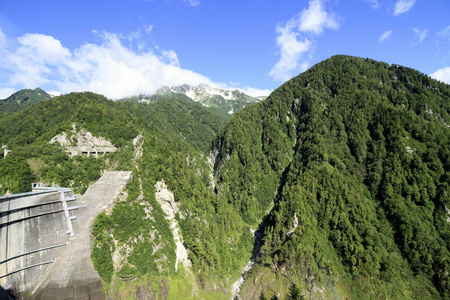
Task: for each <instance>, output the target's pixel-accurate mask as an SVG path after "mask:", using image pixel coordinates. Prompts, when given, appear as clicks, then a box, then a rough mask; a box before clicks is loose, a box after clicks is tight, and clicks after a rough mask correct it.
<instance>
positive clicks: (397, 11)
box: [394, 0, 416, 16]
mask: <svg viewBox="0 0 450 300" xmlns="http://www.w3.org/2000/svg"><path fill="white" fill-rule="evenodd" d="M414 4H416V0H399V1H397V2H396V3H395V7H394V16H398V15H401V14H404V13H405V12H407V11H409V10H410V9H411V8H412V7H413V6H414Z"/></svg>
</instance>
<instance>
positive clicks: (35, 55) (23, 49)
mask: <svg viewBox="0 0 450 300" xmlns="http://www.w3.org/2000/svg"><path fill="white" fill-rule="evenodd" d="M0 32H1V31H0ZM99 37H100V38H101V43H99V44H94V43H85V44H84V45H82V46H80V47H79V48H76V49H74V50H72V51H71V50H69V49H68V48H66V47H64V46H63V45H62V44H61V42H60V41H59V40H57V39H55V38H54V37H52V36H48V35H44V34H30V33H28V34H25V35H23V36H21V37H19V38H18V39H17V40H18V43H19V46H18V47H16V48H15V49H12V50H11V49H8V48H7V47H6V46H7V45H5V44H6V42H5V41H6V38H5V36H4V34H3V33H2V32H1V34H0V48H1V49H0V51H2V53H3V54H4V57H5V58H6V59H5V60H4V62H3V63H1V64H0V68H4V69H8V70H9V72H10V76H9V82H8V85H9V86H8V87H4V88H2V90H4V91H5V93H6V92H9V91H11V90H12V88H16V89H20V88H34V87H36V86H44V85H46V84H47V85H51V87H50V89H54V90H57V91H60V92H62V93H69V92H74V91H93V92H96V93H100V94H103V95H105V96H107V97H109V98H112V99H118V98H123V97H128V96H132V95H136V94H152V93H154V92H156V90H157V89H158V88H160V87H161V86H173V85H181V84H191V85H197V84H201V83H204V84H208V85H211V86H220V87H225V85H224V84H220V83H215V82H213V81H212V80H211V79H209V78H208V77H206V76H203V75H201V74H199V73H196V72H194V71H191V70H188V69H183V68H182V67H181V66H180V62H179V60H178V57H177V54H176V53H175V52H174V51H173V50H158V49H152V50H145V49H143V48H142V45H139V44H138V51H135V50H133V49H132V47H127V46H125V45H124V39H126V40H127V41H129V38H130V37H127V38H124V37H122V36H120V35H117V34H111V33H107V32H103V33H99ZM242 90H243V91H245V90H246V88H243V89H242ZM256 92H260V94H259V95H267V94H268V93H269V91H261V90H256Z"/></svg>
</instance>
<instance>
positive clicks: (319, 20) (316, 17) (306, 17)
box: [299, 0, 339, 34]
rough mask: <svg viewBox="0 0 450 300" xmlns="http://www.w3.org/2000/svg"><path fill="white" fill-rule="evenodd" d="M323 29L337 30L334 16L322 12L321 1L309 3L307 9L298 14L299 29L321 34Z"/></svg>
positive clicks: (316, 0) (337, 24)
mask: <svg viewBox="0 0 450 300" xmlns="http://www.w3.org/2000/svg"><path fill="white" fill-rule="evenodd" d="M324 28H331V29H338V28H339V23H338V22H337V20H336V18H335V16H334V15H332V14H330V13H328V12H326V11H325V10H324V8H323V1H322V0H313V1H310V2H309V7H308V9H305V10H303V11H302V12H301V14H300V24H299V29H300V30H301V31H305V32H308V31H311V32H314V33H315V34H321V33H322V32H323V29H324Z"/></svg>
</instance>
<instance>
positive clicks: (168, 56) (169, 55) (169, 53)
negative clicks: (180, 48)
mask: <svg viewBox="0 0 450 300" xmlns="http://www.w3.org/2000/svg"><path fill="white" fill-rule="evenodd" d="M161 55H162V58H163V59H165V60H166V61H167V63H168V64H170V65H172V66H176V67H179V66H180V61H179V60H178V56H177V54H176V53H175V51H173V50H163V51H162V53H161Z"/></svg>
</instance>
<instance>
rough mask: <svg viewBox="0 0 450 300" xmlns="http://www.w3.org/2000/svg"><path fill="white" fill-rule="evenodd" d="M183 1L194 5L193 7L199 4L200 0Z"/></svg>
mask: <svg viewBox="0 0 450 300" xmlns="http://www.w3.org/2000/svg"><path fill="white" fill-rule="evenodd" d="M183 2H184V3H186V4H187V5H189V6H194V7H195V6H199V5H200V1H198V0H183Z"/></svg>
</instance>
